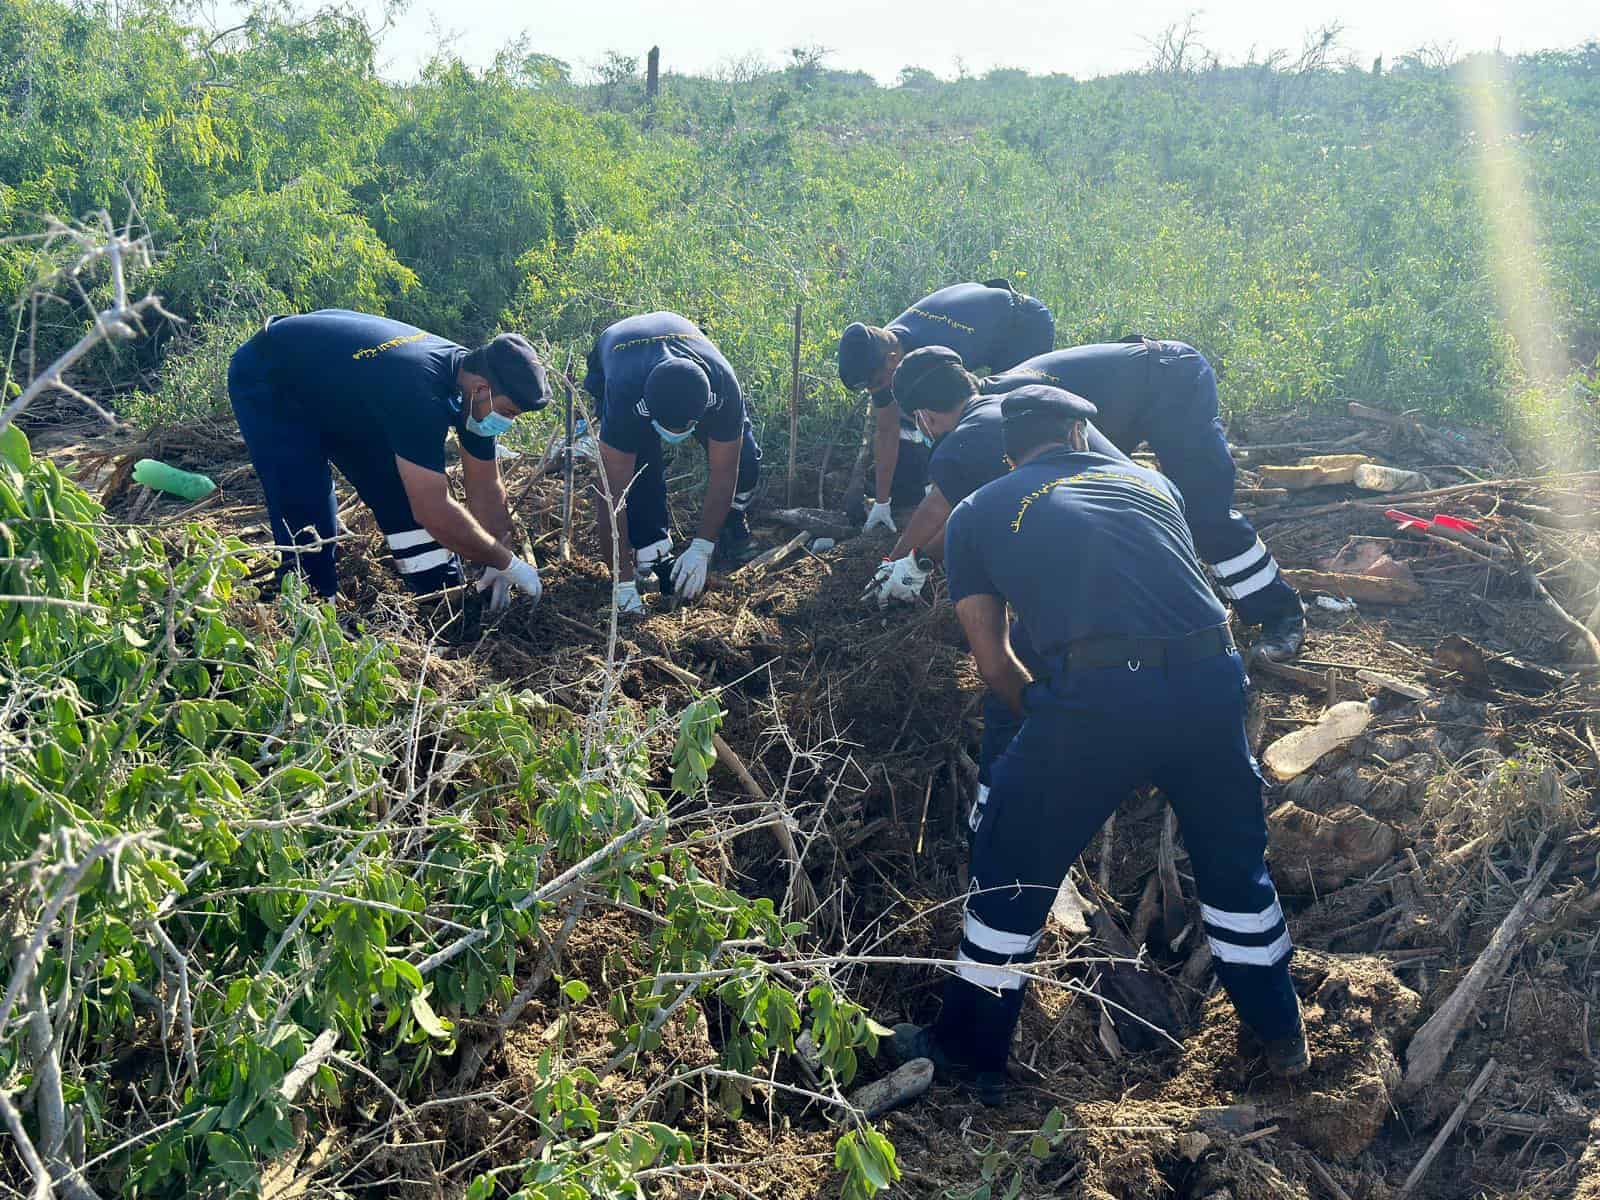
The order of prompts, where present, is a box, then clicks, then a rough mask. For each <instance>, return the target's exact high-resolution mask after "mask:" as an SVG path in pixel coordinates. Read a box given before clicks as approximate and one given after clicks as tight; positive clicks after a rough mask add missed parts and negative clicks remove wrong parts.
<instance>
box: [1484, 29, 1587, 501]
mask: <svg viewBox="0 0 1600 1200" xmlns="http://www.w3.org/2000/svg"><path fill="white" fill-rule="evenodd" d="M1461 71H1462V90H1463V92H1464V97H1463V98H1464V101H1465V104H1464V111H1465V117H1466V120H1467V121H1468V122H1469V123H1470V124H1469V134H1470V135H1471V141H1472V148H1473V152H1474V153H1475V155H1476V158H1477V162H1476V168H1477V169H1476V171H1475V172H1474V176H1475V180H1476V184H1477V190H1478V201H1479V209H1480V211H1481V212H1482V213H1483V216H1484V220H1485V223H1486V225H1487V230H1486V232H1487V240H1488V251H1489V268H1490V270H1491V272H1492V273H1493V275H1494V283H1495V293H1496V297H1497V299H1498V302H1499V307H1500V314H1501V319H1502V321H1503V323H1504V327H1505V330H1506V332H1507V333H1508V334H1509V335H1510V338H1511V341H1512V343H1513V346H1512V352H1513V355H1514V358H1515V361H1516V364H1517V366H1518V368H1519V374H1520V376H1521V379H1520V380H1516V381H1513V382H1512V383H1511V385H1510V388H1509V392H1510V394H1508V395H1507V397H1506V404H1505V412H1506V419H1507V421H1508V422H1510V423H1511V424H1512V425H1513V427H1514V428H1513V429H1512V430H1511V432H1512V433H1513V434H1514V435H1515V436H1517V437H1518V438H1519V439H1521V440H1523V441H1524V442H1525V443H1526V444H1529V445H1531V446H1533V447H1534V448H1535V449H1536V450H1537V451H1538V453H1539V454H1540V456H1541V458H1543V459H1544V460H1545V461H1548V462H1550V463H1553V464H1556V466H1557V468H1558V469H1561V468H1565V467H1567V466H1570V465H1572V464H1574V462H1575V461H1576V457H1577V455H1578V453H1579V448H1578V446H1577V445H1576V444H1575V442H1576V439H1575V438H1573V437H1572V436H1571V435H1572V433H1573V432H1574V428H1573V426H1572V424H1571V423H1570V422H1569V421H1568V420H1566V419H1562V418H1564V417H1565V416H1566V415H1567V414H1564V413H1560V410H1561V409H1562V408H1565V405H1564V404H1563V403H1562V401H1563V398H1564V397H1565V395H1566V392H1567V386H1566V381H1567V377H1568V375H1569V374H1570V373H1571V370H1572V365H1571V363H1570V362H1569V361H1568V356H1567V354H1566V352H1565V349H1564V347H1563V345H1562V342H1561V337H1560V332H1559V324H1558V322H1557V320H1556V312H1555V302H1554V300H1553V298H1552V293H1551V289H1550V284H1549V276H1548V273H1547V271H1546V270H1545V266H1544V262H1543V259H1542V258H1541V256H1540V251H1539V239H1538V218H1537V216H1536V214H1535V212H1534V207H1533V201H1532V197H1531V195H1530V190H1529V186H1528V169H1527V163H1526V161H1525V159H1524V154H1523V142H1522V133H1521V130H1520V129H1519V128H1518V123H1517V117H1516V97H1515V91H1514V89H1513V84H1512V80H1511V72H1510V60H1509V59H1507V58H1506V57H1504V56H1503V55H1499V54H1479V55H1474V56H1473V57H1472V58H1470V59H1468V60H1467V61H1466V62H1464V63H1463V64H1462V67H1461ZM1558 414H1560V416H1558ZM1552 418H1555V419H1552ZM1564 434H1565V436H1563V435H1564Z"/></svg>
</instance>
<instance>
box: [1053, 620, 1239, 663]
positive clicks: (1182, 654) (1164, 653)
mask: <svg viewBox="0 0 1600 1200" xmlns="http://www.w3.org/2000/svg"><path fill="white" fill-rule="evenodd" d="M1232 650H1233V634H1232V633H1230V632H1229V631H1228V627H1227V626H1226V625H1213V626H1212V627H1211V628H1210V629H1202V630H1200V631H1199V632H1197V633H1191V634H1189V635H1188V636H1187V637H1181V638H1125V637H1095V638H1080V639H1079V640H1078V641H1075V642H1070V643H1068V645H1067V648H1066V650H1065V652H1063V653H1060V654H1055V655H1051V656H1050V658H1051V661H1052V662H1053V663H1059V664H1060V667H1061V670H1062V671H1063V672H1067V671H1094V670H1099V669H1103V668H1105V667H1127V668H1128V670H1130V671H1137V670H1139V668H1141V667H1176V666H1182V665H1183V664H1185V663H1192V662H1199V661H1200V660H1201V659H1204V658H1216V657H1217V656H1218V655H1221V654H1228V653H1231V652H1232Z"/></svg>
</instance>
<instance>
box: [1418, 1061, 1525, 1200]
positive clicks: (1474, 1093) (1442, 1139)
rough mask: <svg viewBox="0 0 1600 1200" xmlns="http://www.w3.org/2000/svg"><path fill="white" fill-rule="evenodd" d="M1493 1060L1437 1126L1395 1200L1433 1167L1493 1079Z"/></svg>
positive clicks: (1495, 1066) (1494, 1063)
mask: <svg viewBox="0 0 1600 1200" xmlns="http://www.w3.org/2000/svg"><path fill="white" fill-rule="evenodd" d="M1499 1065H1500V1064H1499V1063H1497V1062H1496V1061H1495V1060H1494V1059H1492V1058H1491V1059H1490V1060H1489V1061H1488V1062H1486V1063H1484V1064H1483V1070H1481V1071H1479V1072H1478V1077H1477V1078H1476V1079H1474V1080H1473V1081H1472V1083H1471V1084H1470V1085H1469V1086H1468V1087H1467V1091H1466V1095H1464V1096H1462V1097H1461V1103H1460V1104H1458V1105H1456V1108H1455V1111H1454V1112H1453V1113H1451V1114H1450V1116H1449V1117H1448V1118H1446V1120H1445V1123H1444V1124H1443V1125H1441V1126H1439V1132H1438V1133H1436V1134H1434V1135H1433V1141H1431V1142H1429V1143H1428V1148H1427V1149H1426V1150H1424V1151H1423V1153H1422V1158H1421V1159H1420V1160H1419V1161H1418V1163H1417V1165H1416V1166H1414V1167H1412V1168H1411V1174H1409V1175H1407V1176H1406V1181H1405V1182H1404V1183H1402V1184H1401V1185H1400V1190H1399V1191H1397V1192H1395V1197H1396V1200H1404V1198H1405V1197H1406V1196H1409V1195H1410V1194H1411V1189H1412V1188H1414V1187H1416V1186H1417V1184H1418V1183H1420V1182H1421V1180H1422V1177H1423V1176H1424V1175H1426V1174H1427V1173H1428V1168H1429V1167H1431V1166H1433V1160H1434V1159H1436V1158H1438V1157H1439V1151H1441V1150H1443V1149H1444V1144H1445V1143H1446V1142H1447V1141H1449V1140H1450V1135H1451V1134H1452V1133H1454V1132H1455V1131H1456V1127H1457V1126H1458V1125H1460V1124H1461V1120H1462V1118H1463V1117H1465V1116H1466V1115H1467V1110H1468V1109H1469V1108H1471V1107H1472V1106H1473V1104H1475V1103H1476V1102H1477V1099H1478V1097H1479V1096H1481V1095H1483V1091H1484V1089H1485V1088H1487V1087H1488V1086H1489V1081H1490V1080H1491V1079H1493V1078H1494V1073H1495V1069H1496V1068H1497V1067H1499Z"/></svg>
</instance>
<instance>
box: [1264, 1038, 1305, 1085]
mask: <svg viewBox="0 0 1600 1200" xmlns="http://www.w3.org/2000/svg"><path fill="white" fill-rule="evenodd" d="M1262 1046H1263V1048H1264V1049H1265V1051H1266V1056H1267V1070H1269V1071H1271V1072H1272V1073H1273V1074H1274V1075H1276V1076H1277V1077H1278V1078H1279V1079H1293V1078H1294V1077H1295V1076H1296V1075H1304V1074H1305V1073H1306V1072H1307V1071H1308V1070H1310V1068H1311V1048H1310V1047H1309V1046H1307V1045H1306V1031H1305V1027H1304V1026H1301V1027H1300V1028H1299V1029H1298V1030H1296V1031H1295V1032H1294V1033H1292V1034H1290V1035H1289V1036H1288V1037H1281V1038H1273V1039H1272V1040H1271V1041H1266V1040H1263V1042H1262Z"/></svg>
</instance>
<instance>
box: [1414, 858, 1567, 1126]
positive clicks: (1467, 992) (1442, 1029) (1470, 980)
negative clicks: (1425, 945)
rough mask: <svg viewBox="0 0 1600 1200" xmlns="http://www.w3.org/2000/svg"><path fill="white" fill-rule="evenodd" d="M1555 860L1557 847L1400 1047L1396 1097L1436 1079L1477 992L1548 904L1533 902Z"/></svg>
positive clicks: (1499, 971) (1502, 967) (1496, 975)
mask: <svg viewBox="0 0 1600 1200" xmlns="http://www.w3.org/2000/svg"><path fill="white" fill-rule="evenodd" d="M1560 861H1561V852H1560V851H1559V850H1557V851H1555V852H1554V853H1552V854H1551V855H1550V857H1549V859H1548V860H1547V861H1546V862H1545V864H1544V866H1542V867H1540V868H1539V871H1538V873H1537V874H1536V875H1534V877H1533V879H1532V880H1531V881H1530V882H1529V884H1528V886H1527V888H1526V889H1524V891H1523V893H1522V896H1521V898H1520V899H1519V900H1518V901H1517V902H1516V904H1515V905H1513V906H1512V909H1511V911H1510V912H1508V913H1507V914H1506V916H1505V919H1504V920H1503V921H1501V922H1500V927H1499V928H1498V929H1496V930H1495V931H1494V936H1493V937H1491V938H1490V939H1489V944H1488V945H1487V946H1485V947H1484V950H1483V953H1482V954H1480V955H1478V960H1477V961H1476V962H1475V963H1473V964H1472V968H1471V970H1469V971H1468V972H1467V974H1466V976H1465V977H1464V978H1463V979H1462V980H1461V982H1460V983H1459V984H1457V985H1456V989H1455V991H1453V992H1451V993H1450V995H1449V996H1448V997H1446V999H1445V1002H1444V1003H1443V1004H1441V1005H1440V1006H1439V1007H1438V1009H1437V1010H1435V1012H1434V1014H1433V1016H1431V1017H1429V1018H1428V1020H1427V1022H1426V1023H1425V1024H1424V1025H1423V1026H1422V1028H1421V1029H1419V1030H1418V1031H1417V1036H1416V1037H1414V1038H1412V1039H1411V1046H1410V1049H1408V1050H1407V1051H1406V1075H1405V1080H1404V1082H1402V1083H1401V1085H1400V1094H1401V1096H1402V1098H1410V1097H1412V1096H1415V1095H1416V1094H1417V1093H1418V1092H1420V1091H1421V1090H1422V1089H1423V1088H1425V1087H1427V1086H1428V1085H1429V1084H1430V1083H1432V1082H1433V1081H1434V1079H1435V1078H1437V1076H1438V1074H1439V1072H1440V1071H1441V1070H1442V1069H1443V1068H1444V1061H1445V1059H1446V1058H1448V1057H1449V1055H1450V1050H1451V1048H1452V1047H1453V1046H1454V1045H1455V1043H1456V1038H1457V1036H1459V1034H1460V1033H1461V1030H1462V1027H1463V1026H1465V1025H1466V1023H1467V1020H1468V1019H1469V1018H1470V1017H1471V1016H1472V1013H1473V1010H1475V1009H1476V1008H1477V1007H1478V1001H1479V1000H1481V999H1482V998H1483V993H1484V992H1485V991H1486V990H1488V988H1489V987H1490V986H1491V985H1492V984H1494V983H1496V982H1498V980H1499V979H1500V977H1501V976H1502V975H1504V974H1505V972H1506V968H1507V967H1508V966H1510V965H1511V956H1512V955H1513V954H1514V953H1515V952H1516V951H1517V949H1518V947H1519V945H1520V944H1521V942H1522V935H1523V933H1524V932H1526V931H1527V929H1528V927H1529V926H1530V925H1532V924H1533V923H1534V922H1535V921H1537V920H1540V919H1542V917H1543V915H1544V911H1545V910H1546V909H1548V907H1549V905H1548V904H1543V905H1541V904H1540V903H1539V893H1540V892H1542V891H1543V890H1544V885H1545V884H1547V883H1549V882H1550V876H1552V875H1553V874H1555V870H1556V866H1557V864H1558V863H1559V862H1560Z"/></svg>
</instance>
